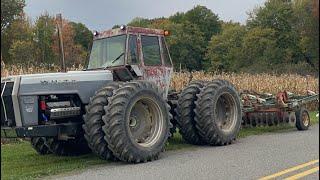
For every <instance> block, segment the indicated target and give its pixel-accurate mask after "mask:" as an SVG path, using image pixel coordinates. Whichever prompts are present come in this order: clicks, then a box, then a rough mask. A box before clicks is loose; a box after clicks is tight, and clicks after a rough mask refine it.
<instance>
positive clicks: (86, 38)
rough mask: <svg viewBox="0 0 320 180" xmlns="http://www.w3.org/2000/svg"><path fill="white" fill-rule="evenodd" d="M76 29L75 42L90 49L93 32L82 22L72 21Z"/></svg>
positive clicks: (71, 23)
mask: <svg viewBox="0 0 320 180" xmlns="http://www.w3.org/2000/svg"><path fill="white" fill-rule="evenodd" d="M70 25H71V26H72V28H73V31H74V39H73V40H74V43H75V44H79V45H81V46H82V47H83V48H84V49H85V50H86V51H90V47H91V45H92V40H93V34H92V32H91V31H90V30H89V29H88V28H87V27H86V26H85V25H84V24H82V23H75V22H70Z"/></svg>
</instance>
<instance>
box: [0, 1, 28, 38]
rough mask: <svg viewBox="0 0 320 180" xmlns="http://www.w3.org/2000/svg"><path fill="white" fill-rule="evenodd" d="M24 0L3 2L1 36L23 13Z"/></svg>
mask: <svg viewBox="0 0 320 180" xmlns="http://www.w3.org/2000/svg"><path fill="white" fill-rule="evenodd" d="M24 6H25V1H24V0H1V35H2V32H3V31H4V30H5V29H6V28H7V27H8V26H9V25H10V24H11V23H12V21H14V19H15V18H16V17H17V16H19V15H20V14H21V13H22V12H23V8H24Z"/></svg>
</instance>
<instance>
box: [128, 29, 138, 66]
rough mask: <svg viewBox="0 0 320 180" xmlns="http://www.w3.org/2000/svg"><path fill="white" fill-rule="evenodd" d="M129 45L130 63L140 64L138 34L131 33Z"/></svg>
mask: <svg viewBox="0 0 320 180" xmlns="http://www.w3.org/2000/svg"><path fill="white" fill-rule="evenodd" d="M128 47H129V52H128V64H138V63H139V56H138V49H137V35H129V42H128Z"/></svg>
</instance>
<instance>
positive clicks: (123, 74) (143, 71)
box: [86, 26, 173, 95]
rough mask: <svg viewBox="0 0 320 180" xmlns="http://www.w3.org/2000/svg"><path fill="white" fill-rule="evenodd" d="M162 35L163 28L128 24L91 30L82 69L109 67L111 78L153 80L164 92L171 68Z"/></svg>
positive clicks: (168, 82) (163, 33)
mask: <svg viewBox="0 0 320 180" xmlns="http://www.w3.org/2000/svg"><path fill="white" fill-rule="evenodd" d="M166 35H169V32H168V31H166V30H159V29H149V28H140V27H130V26H121V27H120V28H117V29H112V30H108V31H104V32H95V33H94V41H93V45H92V50H91V54H90V58H89V62H88V66H87V69H86V70H96V69H108V70H111V71H112V73H113V77H114V81H130V80H134V79H140V80H149V81H153V82H155V83H156V84H157V85H158V86H159V87H161V89H163V90H164V91H165V92H166V93H165V95H166V94H167V92H168V89H169V85H170V77H171V74H172V71H173V67H172V61H171V57H170V54H169V50H168V47H167V45H166V41H165V36H166Z"/></svg>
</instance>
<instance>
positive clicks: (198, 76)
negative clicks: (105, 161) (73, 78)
mask: <svg viewBox="0 0 320 180" xmlns="http://www.w3.org/2000/svg"><path fill="white" fill-rule="evenodd" d="M81 69H83V66H81V65H79V66H73V67H71V68H68V69H67V70H69V71H71V70H81ZM59 71H60V68H59V66H56V65H39V66H32V65H31V66H15V65H11V66H6V65H5V64H4V63H1V77H6V76H9V75H18V74H34V73H46V72H59ZM190 79H192V80H212V79H225V80H228V81H230V82H231V83H232V84H234V85H235V86H236V87H237V89H238V90H239V91H241V90H250V91H255V92H258V93H273V94H276V93H277V92H279V91H284V90H286V91H290V92H292V93H295V94H300V95H305V94H306V90H311V91H314V92H316V93H319V87H318V86H319V79H318V78H315V77H312V76H301V75H297V74H282V75H276V74H256V75H252V74H247V73H222V74H213V73H205V72H203V71H197V72H192V73H189V72H175V73H174V74H173V78H172V81H171V88H172V89H175V90H177V91H179V90H181V89H182V88H183V87H185V86H186V85H187V84H188V83H189V81H190Z"/></svg>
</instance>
